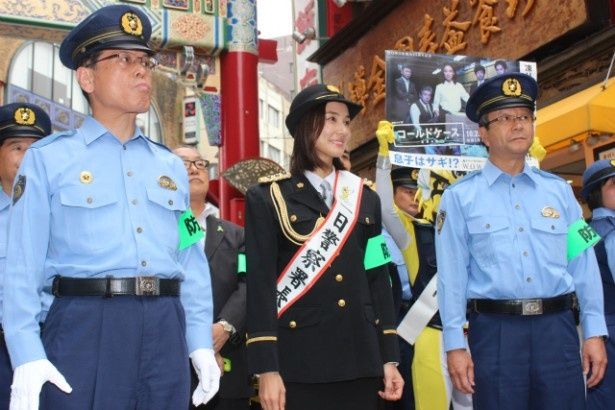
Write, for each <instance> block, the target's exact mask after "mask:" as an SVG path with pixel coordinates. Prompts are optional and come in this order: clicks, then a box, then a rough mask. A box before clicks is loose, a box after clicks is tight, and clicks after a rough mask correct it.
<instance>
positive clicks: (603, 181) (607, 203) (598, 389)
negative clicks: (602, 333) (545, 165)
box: [582, 159, 615, 410]
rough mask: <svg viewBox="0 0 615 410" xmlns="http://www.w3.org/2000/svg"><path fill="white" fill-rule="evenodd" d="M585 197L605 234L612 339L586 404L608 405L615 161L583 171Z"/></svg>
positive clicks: (614, 389) (614, 306) (614, 313)
mask: <svg viewBox="0 0 615 410" xmlns="http://www.w3.org/2000/svg"><path fill="white" fill-rule="evenodd" d="M582 194H583V197H584V198H585V200H586V201H587V205H588V206H589V209H590V210H591V211H592V219H591V222H590V223H589V224H590V225H591V226H592V228H594V229H595V230H596V232H598V235H600V236H601V237H602V239H601V240H600V242H598V243H597V244H596V247H595V248H594V249H595V251H596V258H597V259H598V266H599V267H600V276H601V277H602V289H603V291H604V317H605V319H606V325H607V329H608V331H609V339H608V340H607V341H606V343H605V345H606V354H607V360H608V362H609V365H608V366H607V368H606V372H605V373H604V378H603V379H602V381H601V382H600V383H598V384H597V385H596V386H594V387H593V388H589V389H588V391H587V408H588V409H591V410H595V409H608V408H611V407H612V406H613V403H615V371H613V363H615V339H614V338H615V280H614V278H615V161H613V160H606V159H603V160H600V161H596V162H594V163H593V164H592V165H591V166H590V167H589V168H587V170H586V171H585V172H584V173H583V191H582Z"/></svg>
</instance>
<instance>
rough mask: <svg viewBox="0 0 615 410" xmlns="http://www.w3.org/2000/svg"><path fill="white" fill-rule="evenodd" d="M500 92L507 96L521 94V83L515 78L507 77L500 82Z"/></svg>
mask: <svg viewBox="0 0 615 410" xmlns="http://www.w3.org/2000/svg"><path fill="white" fill-rule="evenodd" d="M502 92H503V93H504V95H506V96H509V97H518V96H520V95H521V83H520V82H519V80H517V79H516V78H507V79H506V80H504V82H503V83H502Z"/></svg>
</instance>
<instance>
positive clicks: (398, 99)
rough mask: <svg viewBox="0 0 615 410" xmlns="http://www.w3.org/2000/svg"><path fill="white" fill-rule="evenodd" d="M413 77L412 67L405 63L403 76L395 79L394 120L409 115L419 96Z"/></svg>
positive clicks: (403, 118) (402, 118)
mask: <svg viewBox="0 0 615 410" xmlns="http://www.w3.org/2000/svg"><path fill="white" fill-rule="evenodd" d="M411 77H412V67H410V66H409V65H404V66H402V68H401V76H400V77H399V78H397V79H396V80H395V87H394V98H395V105H394V107H395V109H394V111H395V116H396V118H394V119H392V120H393V121H403V120H405V119H406V117H407V116H408V112H409V111H410V106H411V105H412V103H413V102H415V101H416V100H417V98H418V96H417V95H418V94H417V92H416V85H415V84H414V81H412V80H411V79H410V78H411Z"/></svg>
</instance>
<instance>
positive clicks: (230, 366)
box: [174, 147, 254, 410]
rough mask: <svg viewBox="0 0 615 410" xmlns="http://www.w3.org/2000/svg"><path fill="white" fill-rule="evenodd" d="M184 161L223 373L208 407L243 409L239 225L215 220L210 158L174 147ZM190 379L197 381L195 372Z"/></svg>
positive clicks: (247, 386)
mask: <svg viewBox="0 0 615 410" xmlns="http://www.w3.org/2000/svg"><path fill="white" fill-rule="evenodd" d="M174 152H175V153H176V154H177V155H178V156H179V157H180V158H181V159H182V160H183V161H184V165H185V166H186V170H187V172H188V179H189V182H190V208H191V209H192V212H193V213H194V215H195V216H196V217H197V220H198V221H199V224H200V225H201V227H202V228H203V230H204V231H205V239H204V242H205V243H204V246H205V255H206V256H207V261H208V262H209V266H210V270H211V281H212V294H213V298H214V322H215V323H214V324H213V327H212V337H213V343H214V351H215V352H216V360H217V361H218V364H219V366H220V369H221V372H222V375H223V377H222V378H221V379H220V390H219V391H218V394H217V395H216V396H215V397H214V398H213V399H212V400H211V402H210V403H208V404H207V406H205V407H201V408H205V409H209V410H240V409H242V410H247V409H249V408H250V405H249V400H250V396H252V394H253V393H254V392H253V389H252V387H251V383H250V376H249V375H248V371H247V365H246V348H245V338H244V337H243V336H242V335H243V334H245V318H246V285H245V256H244V254H243V252H244V238H243V228H241V227H239V226H237V225H235V224H233V223H231V222H228V221H225V220H222V219H219V218H217V217H216V216H215V214H216V213H217V209H216V208H215V207H214V206H213V205H212V204H210V203H207V202H206V196H207V191H208V189H209V176H208V171H209V167H208V166H209V162H208V161H207V160H205V159H203V158H202V157H201V154H200V153H199V152H198V151H197V150H196V148H194V147H180V148H177V149H176V150H175V151H174ZM192 379H193V382H195V383H196V382H197V381H198V380H197V379H196V378H195V375H193V378H192Z"/></svg>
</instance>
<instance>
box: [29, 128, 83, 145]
mask: <svg viewBox="0 0 615 410" xmlns="http://www.w3.org/2000/svg"><path fill="white" fill-rule="evenodd" d="M76 132H77V130H67V131H60V132H56V133H54V134H51V135H49V136H47V137H45V138H41V139H39V140H37V141H34V143H33V144H32V145H31V147H32V148H42V147H44V146H46V145H49V144H51V143H52V142H54V141H57V140H58V139H59V138H61V137H72V136H73V135H75V133H76Z"/></svg>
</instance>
